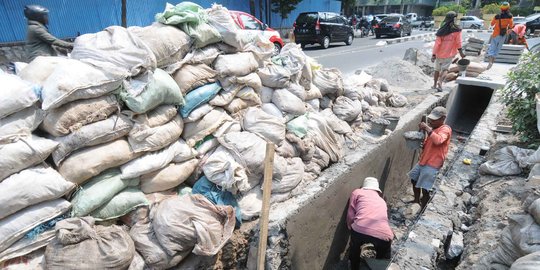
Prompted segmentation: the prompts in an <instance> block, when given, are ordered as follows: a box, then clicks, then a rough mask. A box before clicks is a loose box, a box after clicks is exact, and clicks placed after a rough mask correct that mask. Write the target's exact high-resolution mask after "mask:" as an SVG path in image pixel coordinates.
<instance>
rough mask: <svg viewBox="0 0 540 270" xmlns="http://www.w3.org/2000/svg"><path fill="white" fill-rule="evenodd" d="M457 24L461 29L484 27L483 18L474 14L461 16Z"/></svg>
mask: <svg viewBox="0 0 540 270" xmlns="http://www.w3.org/2000/svg"><path fill="white" fill-rule="evenodd" d="M459 26H460V27H461V28H463V29H466V28H472V29H482V28H484V20H482V19H480V18H478V17H476V16H463V17H461V20H460V21H459Z"/></svg>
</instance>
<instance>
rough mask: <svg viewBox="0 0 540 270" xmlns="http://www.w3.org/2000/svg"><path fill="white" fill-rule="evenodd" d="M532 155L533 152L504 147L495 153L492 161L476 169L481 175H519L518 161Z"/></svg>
mask: <svg viewBox="0 0 540 270" xmlns="http://www.w3.org/2000/svg"><path fill="white" fill-rule="evenodd" d="M532 153H534V150H529V149H522V148H519V147H517V146H506V147H503V148H501V149H499V150H497V151H496V152H495V154H494V155H493V157H492V160H489V161H487V162H484V163H482V165H480V167H479V168H478V171H479V172H480V173H481V174H491V175H497V176H505V175H517V174H520V173H521V171H522V170H521V167H520V166H519V163H518V160H519V159H524V158H526V157H528V156H530V155H531V154H532Z"/></svg>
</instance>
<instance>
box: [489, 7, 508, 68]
mask: <svg viewBox="0 0 540 270" xmlns="http://www.w3.org/2000/svg"><path fill="white" fill-rule="evenodd" d="M491 26H492V27H493V34H491V43H490V44H489V48H488V51H487V56H488V59H489V64H488V66H487V69H490V68H491V67H492V66H493V62H495V58H496V57H497V55H499V52H500V51H501V48H502V46H503V44H504V42H505V41H506V35H507V33H508V30H510V29H512V28H513V27H514V19H513V17H512V13H510V4H509V3H508V2H503V3H502V4H501V13H500V14H497V15H495V17H494V18H493V20H491Z"/></svg>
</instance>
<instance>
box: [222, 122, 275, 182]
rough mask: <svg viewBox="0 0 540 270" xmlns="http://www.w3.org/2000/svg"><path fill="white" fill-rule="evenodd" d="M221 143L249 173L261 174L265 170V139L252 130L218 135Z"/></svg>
mask: <svg viewBox="0 0 540 270" xmlns="http://www.w3.org/2000/svg"><path fill="white" fill-rule="evenodd" d="M218 140H219V143H220V144H221V145H222V146H223V147H225V148H227V150H229V151H230V152H231V154H233V155H234V157H235V159H236V161H238V163H240V164H241V165H242V166H243V167H244V168H245V169H246V170H247V173H248V176H249V174H253V175H261V174H262V172H263V170H264V153H265V151H266V143H265V141H264V140H263V139H262V138H261V137H259V136H257V135H255V134H253V133H251V132H245V131H244V132H231V133H227V134H225V135H224V136H222V137H218Z"/></svg>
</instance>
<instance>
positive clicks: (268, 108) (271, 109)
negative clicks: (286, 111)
mask: <svg viewBox="0 0 540 270" xmlns="http://www.w3.org/2000/svg"><path fill="white" fill-rule="evenodd" d="M261 109H262V110H263V111H264V112H265V113H267V114H270V115H273V116H275V117H278V118H280V119H284V118H283V113H282V112H281V111H280V110H279V108H278V107H276V105H274V103H264V104H263V105H262V106H261ZM283 121H285V120H283Z"/></svg>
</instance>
